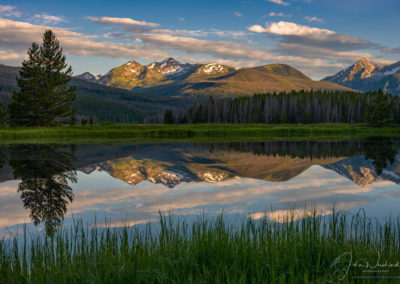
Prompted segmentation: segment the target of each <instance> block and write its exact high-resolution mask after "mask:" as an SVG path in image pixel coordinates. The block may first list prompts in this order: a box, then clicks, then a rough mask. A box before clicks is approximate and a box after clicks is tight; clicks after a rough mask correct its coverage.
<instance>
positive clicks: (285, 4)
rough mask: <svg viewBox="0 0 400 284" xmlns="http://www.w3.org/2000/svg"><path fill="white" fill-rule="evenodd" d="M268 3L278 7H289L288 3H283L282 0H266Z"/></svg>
mask: <svg viewBox="0 0 400 284" xmlns="http://www.w3.org/2000/svg"><path fill="white" fill-rule="evenodd" d="M267 1H268V2H272V3H275V4H278V5H282V6H289V5H290V3H289V2H284V1H283V0H267Z"/></svg>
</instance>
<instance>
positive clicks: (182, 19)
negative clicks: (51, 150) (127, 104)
mask: <svg viewBox="0 0 400 284" xmlns="http://www.w3.org/2000/svg"><path fill="white" fill-rule="evenodd" d="M399 12H400V1H399V0H334V1H333V0H218V1H215V0H189V1H188V0H146V1H143V0H142V1H136V0H129V1H120V0H113V1H101V0H84V1H82V0H80V1H77V0H58V1H54V0H35V1H28V0H12V1H11V0H10V1H2V0H0V64H6V65H12V66H19V65H20V64H21V61H22V60H23V59H24V58H25V56H26V51H27V49H28V48H29V47H30V45H31V43H32V42H39V43H40V41H41V35H42V34H43V32H44V31H45V30H46V29H49V28H50V29H52V30H53V31H54V32H55V34H56V36H57V37H58V38H59V40H60V43H61V45H62V46H63V48H64V51H65V53H66V55H67V60H68V63H69V64H71V66H72V68H73V71H74V74H80V73H83V72H86V71H89V72H92V73H95V74H105V73H106V72H108V71H109V70H110V69H111V68H113V67H116V66H118V65H121V64H123V63H125V62H127V61H129V60H135V61H137V62H139V63H141V64H149V63H151V62H154V61H162V60H164V59H165V58H167V57H174V58H175V59H177V60H179V61H181V62H189V63H210V62H216V63H220V64H227V65H231V66H235V67H250V66H259V65H266V64H272V63H284V64H289V65H291V66H293V67H295V68H297V69H299V70H300V71H302V72H304V73H305V74H306V75H308V76H310V77H312V78H313V79H321V78H323V77H325V76H327V75H332V74H334V73H336V72H338V71H340V70H341V69H344V68H346V67H348V66H349V65H351V64H353V63H354V62H356V61H357V60H359V59H361V58H367V59H368V60H371V61H373V62H375V63H378V64H391V63H394V62H396V61H398V60H399V57H400V37H399V36H398V33H399V28H400V17H399V16H398V14H399Z"/></svg>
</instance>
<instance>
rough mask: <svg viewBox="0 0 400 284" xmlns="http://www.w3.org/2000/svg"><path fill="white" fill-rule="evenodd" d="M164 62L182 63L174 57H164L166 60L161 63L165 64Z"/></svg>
mask: <svg viewBox="0 0 400 284" xmlns="http://www.w3.org/2000/svg"><path fill="white" fill-rule="evenodd" d="M163 63H168V64H172V63H178V64H181V63H180V62H179V61H178V60H176V59H175V58H173V57H168V58H167V59H164V60H163V61H162V62H161V64H163Z"/></svg>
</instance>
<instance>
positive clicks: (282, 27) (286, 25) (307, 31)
mask: <svg viewBox="0 0 400 284" xmlns="http://www.w3.org/2000/svg"><path fill="white" fill-rule="evenodd" d="M249 30H250V31H253V32H258V33H270V34H277V35H293V36H313V37H319V36H324V37H325V36H330V35H333V34H336V33H335V32H334V31H331V30H327V29H320V28H312V27H308V26H303V25H298V24H296V23H291V22H284V21H280V22H275V23H267V24H266V26H265V28H264V27H262V26H260V25H253V26H251V27H250V28H249Z"/></svg>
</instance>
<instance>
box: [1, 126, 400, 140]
mask: <svg viewBox="0 0 400 284" xmlns="http://www.w3.org/2000/svg"><path fill="white" fill-rule="evenodd" d="M365 136H391V137H400V126H388V127H381V128H373V127H368V126H366V125H354V124H352V125H351V124H309V125H300V124H280V125H267V124H191V125H164V124H149V125H146V124H115V125H114V124H113V125H94V126H58V127H38V128H32V127H31V128H28V127H25V128H0V139H1V140H20V139H59V138H60V139H63V138H68V139H140V138H146V139H149V138H154V139H171V138H174V139H215V138H219V139H224V138H231V139H254V138H283V139H284V138H298V139H308V138H347V137H365Z"/></svg>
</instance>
